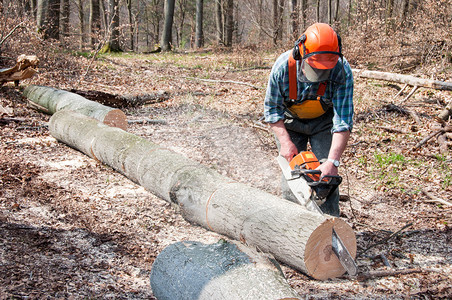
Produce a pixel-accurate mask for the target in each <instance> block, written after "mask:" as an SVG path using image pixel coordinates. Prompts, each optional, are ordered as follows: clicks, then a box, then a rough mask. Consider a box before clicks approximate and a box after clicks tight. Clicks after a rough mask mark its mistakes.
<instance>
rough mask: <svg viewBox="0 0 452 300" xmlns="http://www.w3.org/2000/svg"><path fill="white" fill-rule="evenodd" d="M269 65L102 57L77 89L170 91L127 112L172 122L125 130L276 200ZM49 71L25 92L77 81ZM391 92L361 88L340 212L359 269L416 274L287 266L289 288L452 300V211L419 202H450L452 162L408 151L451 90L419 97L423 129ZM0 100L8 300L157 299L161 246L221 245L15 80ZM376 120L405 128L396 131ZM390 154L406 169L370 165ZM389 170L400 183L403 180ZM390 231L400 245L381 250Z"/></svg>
mask: <svg viewBox="0 0 452 300" xmlns="http://www.w3.org/2000/svg"><path fill="white" fill-rule="evenodd" d="M274 58H275V57H274V55H273V56H270V57H269V58H268V59H266V60H264V61H263V63H262V64H263V66H262V68H248V66H247V65H246V63H244V62H243V61H241V59H240V58H235V60H234V59H233V60H232V62H230V63H229V64H226V65H221V64H219V63H218V62H217V61H216V60H213V58H211V57H210V56H194V57H192V58H191V60H190V61H188V62H185V61H184V62H181V63H180V64H176V63H173V64H169V63H168V62H167V61H165V58H161V59H160V58H158V57H157V56H150V57H139V58H136V59H134V60H131V59H130V58H129V59H128V60H126V59H125V58H121V57H119V58H118V57H113V58H104V59H101V60H99V62H98V65H97V67H96V68H94V69H95V70H96V71H93V72H91V73H90V74H89V75H88V76H85V78H84V80H83V81H81V83H80V84H79V86H78V87H77V88H79V89H85V90H103V91H106V92H111V93H116V94H145V93H153V92H156V91H158V90H164V91H166V92H167V93H168V94H169V98H168V99H167V100H166V101H163V102H158V103H151V104H147V105H142V106H139V107H132V108H127V109H125V110H124V111H125V113H126V114H127V116H128V119H129V120H141V119H145V118H151V119H156V120H164V121H165V123H163V124H143V123H134V124H130V125H129V129H128V130H129V131H130V132H132V133H134V134H136V135H139V136H141V137H143V138H146V139H149V140H151V141H152V142H155V143H158V144H160V145H162V146H164V147H166V148H168V149H171V150H173V151H175V152H177V153H180V154H181V155H183V156H185V157H188V158H190V159H193V160H196V161H198V162H200V163H202V164H205V165H208V166H210V167H211V168H214V169H215V170H216V171H218V172H219V173H221V174H223V175H225V176H228V177H230V178H233V179H235V180H237V181H240V182H243V183H245V184H249V185H251V186H254V187H257V188H260V189H262V190H265V191H267V192H269V193H273V194H276V195H279V194H280V190H279V183H280V172H279V168H278V166H277V164H276V162H275V160H274V158H275V156H276V155H277V150H276V146H275V143H274V140H273V137H272V135H271V134H270V133H269V131H268V129H267V128H266V126H265V125H264V124H262V123H260V122H259V117H260V115H261V109H262V105H263V104H262V101H263V95H264V93H265V90H264V89H262V88H263V87H265V84H266V78H267V77H268V73H269V69H268V67H269V66H271V62H272V61H273V59H274ZM172 60H173V61H174V58H172ZM215 64H217V65H215ZM231 65H233V66H235V67H236V68H239V67H240V70H241V71H240V72H237V71H236V70H235V69H234V68H231V67H230V66H231ZM200 66H201V67H200ZM203 66H209V67H205V68H204V67H203ZM265 66H267V67H265ZM209 68H210V69H209ZM205 69H207V70H205ZM106 70H108V72H107V71H106ZM46 71H49V70H48V69H47V70H46V67H44V69H43V70H41V72H40V75H39V76H38V77H35V78H34V79H33V80H30V81H28V82H26V83H22V84H23V85H26V84H45V85H48V86H53V87H58V88H69V87H71V84H73V82H67V83H66V82H63V81H61V78H58V77H55V78H54V77H52V76H50V75H49V74H48V73H47V74H46ZM204 72H209V76H211V77H210V78H215V79H219V80H235V81H240V82H247V83H249V84H251V85H255V86H256V87H259V89H254V88H252V87H250V86H248V85H240V84H234V83H215V82H207V81H199V80H193V79H192V78H191V77H199V78H209V77H207V76H205V74H204ZM23 85H22V87H23ZM394 91H395V90H394V89H393V87H392V86H390V85H385V84H383V85H382V84H381V83H375V82H370V81H366V80H364V79H357V80H356V96H355V103H356V110H355V111H356V118H355V129H354V133H353V136H352V139H351V141H350V143H349V144H350V146H349V148H348V149H347V152H346V153H345V154H344V159H343V167H342V168H341V175H342V176H343V177H344V182H343V184H342V185H341V194H342V195H344V197H343V198H344V201H342V202H341V203H340V204H341V211H342V215H341V217H342V218H343V219H344V220H346V221H347V222H348V223H349V224H350V225H351V226H352V227H353V228H354V230H355V232H356V237H357V241H358V247H359V249H358V252H359V253H360V256H359V257H358V258H357V264H358V266H359V270H360V273H361V274H371V273H372V272H375V271H382V270H385V271H389V272H397V271H400V270H412V273H410V274H398V275H397V274H395V275H385V276H383V275H382V276H378V277H375V278H368V279H365V278H360V279H356V278H347V277H343V278H337V279H334V280H328V281H323V282H322V281H317V280H314V279H312V278H309V277H307V276H306V275H304V274H302V273H300V272H298V271H295V270H293V269H291V268H289V267H287V266H285V265H283V266H282V268H283V271H284V273H285V275H286V277H287V279H288V281H289V283H290V284H291V286H292V287H293V288H294V289H295V290H296V291H297V292H298V293H299V294H300V296H301V297H302V298H306V299H333V298H334V299H362V298H373V299H375V298H385V299H387V298H389V299H402V298H409V299H440V298H444V299H446V298H451V297H452V284H451V282H452V240H451V238H452V231H451V227H450V224H451V222H452V219H451V212H452V209H451V208H450V207H446V206H442V205H438V204H437V203H432V202H427V201H425V200H428V199H429V198H428V197H427V196H426V195H425V194H423V193H422V192H419V187H420V185H422V189H425V190H427V191H429V192H431V193H433V194H435V195H437V196H438V197H440V198H442V199H444V200H451V199H452V188H451V185H450V183H449V181H447V180H450V178H451V173H450V172H451V171H450V165H451V155H450V153H449V154H448V155H446V156H444V157H443V158H441V160H440V159H438V157H437V156H434V155H433V154H435V153H436V152H437V149H438V146H437V145H436V143H435V141H430V142H429V143H427V145H426V146H425V147H424V149H423V150H422V151H417V152H416V153H413V151H409V149H411V147H412V146H413V144H414V143H415V141H419V140H420V139H421V138H422V137H423V136H425V135H427V134H428V133H429V131H431V130H433V129H432V128H433V127H430V126H431V124H432V121H431V120H432V116H433V115H435V113H437V111H438V109H439V108H440V107H441V105H440V104H441V103H444V101H445V99H446V98H447V97H450V94H447V93H439V94H438V93H436V94H431V91H427V90H426V91H421V92H418V94H419V96H418V97H417V98H414V99H413V101H412V102H411V106H410V107H411V108H412V109H415V110H417V111H418V112H419V114H420V115H421V117H422V120H423V121H424V124H423V125H422V126H421V125H419V124H417V125H416V124H414V123H413V121H412V120H411V119H410V118H409V116H406V115H404V114H401V113H400V112H397V111H395V112H394V111H393V110H391V109H389V108H388V107H385V106H384V104H385V103H382V101H380V100H379V99H384V98H387V97H388V95H390V94H391V93H394ZM426 98H428V99H430V100H431V99H433V100H434V101H433V104H431V103H430V104H428V103H427V104H425V103H426V102H425V101H426ZM371 99H372V101H370V100H371ZM375 99H376V100H375ZM435 102H436V103H437V104H435ZM0 105H1V106H2V107H3V110H4V111H3V112H2V119H1V120H2V121H1V123H0V128H1V134H0V141H1V145H0V147H1V150H0V183H1V190H0V232H1V235H0V298H1V299H42V298H46V299H56V298H62V299H79V298H96V299H154V298H153V295H152V291H151V289H150V284H149V274H150V271H151V268H152V263H153V261H154V259H155V258H156V256H157V255H158V254H159V253H160V252H161V251H162V250H163V249H164V248H165V247H166V246H168V245H170V244H172V243H174V242H176V241H183V240H196V241H201V242H205V243H213V242H216V241H218V240H219V239H220V238H224V237H223V236H220V235H218V234H216V233H213V232H210V231H207V230H205V229H204V228H201V227H199V226H196V225H193V224H189V223H187V222H186V221H185V220H184V219H183V218H182V217H181V216H180V215H179V214H178V213H177V207H173V206H172V205H170V204H169V203H167V202H165V201H163V200H161V199H159V198H157V197H155V196H154V195H152V194H151V193H149V192H147V191H146V190H144V188H142V187H140V186H138V185H136V184H134V183H133V182H131V181H130V180H129V179H127V178H126V177H124V176H122V175H120V174H119V173H117V172H115V171H114V170H112V169H111V168H110V167H108V166H105V165H103V164H101V163H99V162H96V161H94V160H93V159H91V158H89V157H87V156H85V155H84V154H82V153H80V152H78V151H76V150H74V149H71V148H69V147H68V146H66V145H64V144H62V143H59V142H58V141H56V140H55V139H54V138H53V137H52V136H51V135H50V134H49V132H48V129H47V122H48V120H49V116H48V115H45V114H42V113H39V112H37V111H35V110H33V109H32V108H30V107H29V106H28V105H27V103H26V100H25V99H23V98H22V97H21V91H20V89H16V88H14V86H13V85H12V84H8V85H5V86H4V87H2V88H0ZM381 125H385V126H394V127H396V128H398V129H403V130H406V133H405V134H404V135H401V134H397V133H388V132H387V131H386V130H384V129H382V128H379V127H378V126H381ZM416 126H417V128H416V129H413V128H414V127H416ZM419 127H420V128H419ZM382 149H383V150H382ZM385 153H386V154H388V153H399V154H403V155H404V157H406V158H407V160H406V161H404V162H403V163H402V165H401V164H400V162H399V161H395V162H393V163H388V164H380V165H378V164H375V161H374V160H372V159H374V158H375V157H376V154H378V155H380V156H379V157H382V156H381V155H383V154H385ZM384 157H386V156H384ZM415 161H417V163H415ZM377 162H378V161H377ZM386 168H389V169H388V170H386ZM383 170H386V171H387V172H385V173H383V172H382V171H383ZM394 173H395V174H398V175H399V177H397V180H396V179H394ZM385 174H386V175H385ZM384 176H386V177H387V178H383V179H382V177H384ZM448 176H449V177H448ZM389 177H390V178H389ZM389 179H391V180H389ZM400 229H403V230H402V231H401V232H398V231H399V230H400ZM395 233H396V234H395ZM391 234H395V235H394V237H393V238H391V239H389V240H387V241H384V240H385V238H388V237H390V236H391ZM382 241H384V242H382Z"/></svg>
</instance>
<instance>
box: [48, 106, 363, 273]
mask: <svg viewBox="0 0 452 300" xmlns="http://www.w3.org/2000/svg"><path fill="white" fill-rule="evenodd" d="M49 130H50V133H51V134H52V135H53V136H54V137H55V138H56V139H58V140H59V141H61V142H64V143H66V144H68V145H69V146H71V147H73V148H75V149H78V150H80V151H82V152H83V153H85V154H87V155H88V156H90V157H93V158H95V159H97V160H99V161H101V162H103V163H105V164H107V165H109V166H111V167H112V168H113V169H115V170H117V171H119V172H121V173H122V174H124V175H125V176H127V177H128V178H130V179H131V180H133V181H134V182H137V183H138V184H140V185H142V186H143V187H144V188H146V189H147V190H149V191H150V192H152V193H153V194H154V195H156V196H158V197H160V198H162V199H164V200H166V201H167V202H170V203H171V202H173V203H176V204H178V205H179V208H180V211H181V214H182V216H183V217H184V218H185V219H186V220H187V221H189V222H192V223H196V224H199V225H201V226H203V227H205V228H207V229H210V230H212V231H215V232H218V233H220V234H224V235H226V236H229V237H231V238H233V239H235V240H240V241H242V242H244V243H246V244H249V245H252V246H255V247H257V248H258V249H260V250H261V251H263V252H268V253H271V254H272V255H274V256H275V257H276V258H277V259H278V260H280V261H282V262H284V263H286V264H288V265H290V266H293V267H294V268H296V269H298V270H300V271H303V272H305V273H306V274H309V275H310V276H312V277H314V278H317V279H322V280H323V279H327V278H334V277H337V276H340V275H342V274H343V273H344V272H345V270H344V268H343V267H342V266H341V264H340V263H339V260H338V259H337V258H336V257H335V255H334V254H333V252H332V249H331V240H332V229H333V228H334V229H335V231H336V232H337V233H338V235H339V236H340V237H341V239H342V241H343V242H344V244H345V246H346V247H347V249H348V250H349V251H350V252H351V255H352V256H355V255H356V239H355V235H354V233H353V230H352V229H351V227H350V226H348V225H347V224H346V223H345V222H344V221H342V220H341V219H338V218H334V217H331V216H327V215H320V214H318V213H315V212H311V211H308V210H306V209H305V208H304V207H302V206H301V205H298V204H295V203H292V202H290V201H286V200H283V199H281V198H279V197H277V196H274V195H271V194H268V193H266V192H263V191H261V190H258V189H256V188H252V187H248V186H246V185H244V184H242V183H238V182H234V181H232V180H231V179H229V178H226V177H224V176H222V175H220V174H219V173H217V172H215V171H214V170H211V169H209V168H207V167H205V166H202V165H200V164H199V163H197V162H195V161H192V160H189V159H187V158H185V157H183V156H181V155H180V154H176V153H174V152H172V151H170V150H168V149H165V148H161V147H159V146H158V145H156V144H154V143H152V142H150V141H148V140H145V139H142V138H140V137H138V136H135V135H133V134H130V133H127V132H125V131H123V130H120V129H118V128H113V127H108V126H106V125H103V124H100V123H99V122H98V121H96V120H93V119H90V118H87V117H86V116H83V115H81V114H78V113H75V112H73V111H69V110H61V111H58V112H57V113H55V114H54V115H53V116H52V117H51V119H50V122H49Z"/></svg>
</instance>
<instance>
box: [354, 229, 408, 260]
mask: <svg viewBox="0 0 452 300" xmlns="http://www.w3.org/2000/svg"><path fill="white" fill-rule="evenodd" d="M411 225H413V223H408V224H406V225H405V226H403V227H402V228H400V229H399V230H397V231H396V232H394V233H393V234H391V235H389V236H388V237H386V238H384V239H382V240H381V241H379V242H376V243H373V244H371V245H370V246H369V247H367V248H366V249H364V250H363V251H361V253H359V254H358V255H357V257H358V256H361V255H363V254H364V253H366V252H367V251H369V250H370V249H372V248H373V247H375V246H378V245H381V244H383V243H386V242H387V241H389V240H390V239H392V238H393V237H395V236H397V235H398V234H399V233H400V232H402V231H403V230H404V229H406V228H408V227H410V226H411Z"/></svg>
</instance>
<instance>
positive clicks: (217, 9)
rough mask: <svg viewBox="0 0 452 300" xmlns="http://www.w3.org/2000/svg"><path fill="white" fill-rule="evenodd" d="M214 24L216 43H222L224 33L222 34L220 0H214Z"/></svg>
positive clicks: (221, 7)
mask: <svg viewBox="0 0 452 300" xmlns="http://www.w3.org/2000/svg"><path fill="white" fill-rule="evenodd" d="M215 21H216V22H215V24H216V29H217V30H216V32H217V34H216V37H217V43H218V44H219V45H220V44H224V40H223V39H224V34H223V5H222V0H215Z"/></svg>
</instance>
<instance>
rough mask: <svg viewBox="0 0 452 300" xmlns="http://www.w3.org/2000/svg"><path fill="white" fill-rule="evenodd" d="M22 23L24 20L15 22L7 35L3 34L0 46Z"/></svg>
mask: <svg viewBox="0 0 452 300" xmlns="http://www.w3.org/2000/svg"><path fill="white" fill-rule="evenodd" d="M23 23H24V22H23V21H22V22H20V23H19V24H17V25H16V26H15V27H14V28H13V29H12V30H11V31H10V32H9V33H8V34H7V35H5V37H4V38H3V39H2V40H1V41H0V46H1V45H2V44H3V43H4V42H5V41H6V40H7V39H8V38H9V37H10V36H11V35H12V34H13V33H14V31H16V30H17V29H18V28H19V27H21V25H22V24H23Z"/></svg>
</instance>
